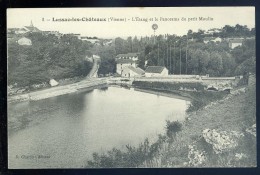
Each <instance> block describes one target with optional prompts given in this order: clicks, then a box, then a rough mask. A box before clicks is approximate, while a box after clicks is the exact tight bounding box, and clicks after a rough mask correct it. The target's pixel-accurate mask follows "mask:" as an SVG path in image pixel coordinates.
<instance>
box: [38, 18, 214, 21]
mask: <svg viewBox="0 0 260 175" xmlns="http://www.w3.org/2000/svg"><path fill="white" fill-rule="evenodd" d="M42 21H53V22H130V21H132V22H149V21H162V22H171V21H172V22H178V21H183V22H193V21H213V18H212V17H180V18H179V17H151V18H142V17H131V18H120V17H108V18H99V17H95V18H94V17H82V18H74V17H71V18H55V17H53V18H52V19H51V20H50V19H45V18H42Z"/></svg>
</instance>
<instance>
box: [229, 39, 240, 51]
mask: <svg viewBox="0 0 260 175" xmlns="http://www.w3.org/2000/svg"><path fill="white" fill-rule="evenodd" d="M228 45H229V48H231V49H234V48H235V47H238V46H242V45H243V39H241V38H234V39H230V40H229V42H228Z"/></svg>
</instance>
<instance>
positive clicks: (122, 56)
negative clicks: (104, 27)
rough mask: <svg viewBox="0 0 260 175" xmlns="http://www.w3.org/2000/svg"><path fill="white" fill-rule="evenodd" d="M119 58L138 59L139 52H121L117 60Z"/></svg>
mask: <svg viewBox="0 0 260 175" xmlns="http://www.w3.org/2000/svg"><path fill="white" fill-rule="evenodd" d="M119 59H131V60H133V61H137V60H138V53H127V54H119V55H117V56H116V60H119Z"/></svg>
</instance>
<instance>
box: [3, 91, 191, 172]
mask: <svg viewBox="0 0 260 175" xmlns="http://www.w3.org/2000/svg"><path fill="white" fill-rule="evenodd" d="M188 105H189V101H187V100H183V99H177V98H170V97H165V96H159V95H155V94H150V93H144V92H140V91H136V90H134V89H132V88H131V89H125V88H120V87H107V88H101V89H94V90H91V91H81V92H77V93H72V94H67V95H62V96H58V97H53V98H48V99H44V100H39V101H28V102H19V103H13V104H9V105H8V166H9V168H11V169H13V168H14V169H16V168H19V169H23V168H30V169H31V168H83V167H84V165H86V163H87V160H89V159H91V158H92V154H93V153H94V152H98V153H102V152H106V151H107V150H110V149H112V148H114V147H115V148H118V149H125V145H127V144H130V145H133V146H138V144H139V143H140V142H142V141H144V139H145V138H149V139H151V140H152V139H155V138H157V135H158V134H160V133H164V132H165V124H166V122H165V121H166V120H171V121H173V120H179V121H181V120H184V116H185V110H186V109H187V107H188Z"/></svg>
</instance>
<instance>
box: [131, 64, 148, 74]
mask: <svg viewBox="0 0 260 175" xmlns="http://www.w3.org/2000/svg"><path fill="white" fill-rule="evenodd" d="M128 68H129V69H130V70H132V71H133V72H135V73H137V74H139V75H142V74H144V73H145V71H144V70H143V69H141V68H139V67H136V68H135V67H133V66H128Z"/></svg>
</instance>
